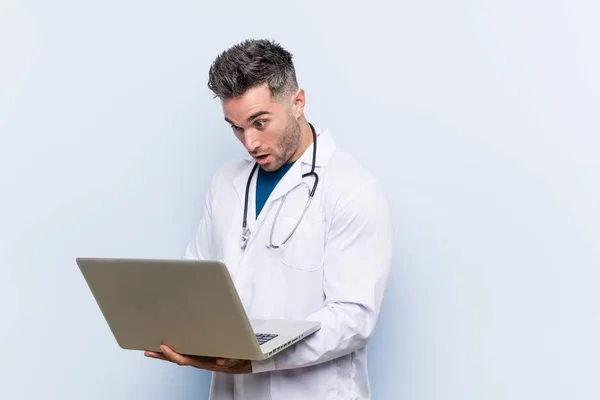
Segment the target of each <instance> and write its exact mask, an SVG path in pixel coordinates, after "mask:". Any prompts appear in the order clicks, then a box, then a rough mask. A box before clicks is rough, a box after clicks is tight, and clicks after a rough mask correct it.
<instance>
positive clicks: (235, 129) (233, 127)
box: [231, 125, 242, 132]
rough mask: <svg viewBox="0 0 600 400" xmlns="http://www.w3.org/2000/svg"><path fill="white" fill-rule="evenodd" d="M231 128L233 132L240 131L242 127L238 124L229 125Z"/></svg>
mask: <svg viewBox="0 0 600 400" xmlns="http://www.w3.org/2000/svg"><path fill="white" fill-rule="evenodd" d="M231 129H233V131H234V132H241V131H242V128H240V127H239V126H235V125H231Z"/></svg>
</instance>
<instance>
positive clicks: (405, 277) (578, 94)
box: [0, 0, 600, 400]
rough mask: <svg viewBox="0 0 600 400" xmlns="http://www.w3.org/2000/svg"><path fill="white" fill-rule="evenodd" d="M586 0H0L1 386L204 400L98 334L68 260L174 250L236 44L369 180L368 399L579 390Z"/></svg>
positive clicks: (195, 381) (597, 126) (591, 85)
mask: <svg viewBox="0 0 600 400" xmlns="http://www.w3.org/2000/svg"><path fill="white" fill-rule="evenodd" d="M597 4H598V3H597V2H594V1H591V0H590V1H587V2H585V1H573V0H562V1H558V0H552V1H534V0H526V1H516V0H509V1H502V2H500V1H496V2H492V1H480V2H473V1H453V2H452V1H451V2H449V1H441V0H426V1H403V2H381V1H376V2H370V3H369V2H348V1H335V2H332V1H323V2H321V1H319V2H317V1H300V2H276V1H255V2H243V1H221V2H212V3H208V2H200V1H182V0H180V1H163V2H156V1H139V0H119V1H115V0H108V1H101V2H100V1H97V2H81V1H74V0H64V1H52V2H40V1H13V0H2V2H1V3H0V57H1V60H0V193H1V195H0V324H1V329H0V343H1V345H2V356H1V357H0V381H1V384H0V391H1V392H0V398H2V399H3V400H13V399H61V400H67V399H90V400H96V399H110V400H125V399H127V400H129V399H147V400H158V399H181V400H186V399H190V400H191V399H194V400H196V399H205V398H206V397H207V390H208V385H209V374H208V373H206V372H203V371H198V370H194V369H191V368H180V367H177V366H175V365H170V364H167V363H163V362H159V361H156V360H151V359H147V358H145V357H143V355H142V354H141V353H138V352H128V351H123V350H121V349H120V348H119V347H118V346H117V344H116V343H115V341H114V339H113V337H112V335H111V333H110V331H109V329H108V327H107V325H106V323H105V321H104V319H103V317H102V315H101V313H100V312H99V310H98V308H97V306H96V303H95V302H94V300H93V298H92V296H91V294H90V292H89V290H88V288H87V287H86V284H85V283H84V280H83V279H82V277H81V275H80V273H79V271H78V269H77V267H76V265H75V261H74V260H75V257H77V256H82V255H83V256H125V257H181V256H182V255H183V253H184V249H185V246H186V244H187V242H188V240H190V238H191V237H192V234H193V232H194V230H195V228H196V225H197V223H198V221H199V218H200V215H201V211H202V207H203V204H204V195H205V193H206V189H207V186H208V183H209V179H210V177H211V175H212V174H213V172H214V171H215V170H216V169H217V168H218V167H219V166H220V165H221V163H222V162H224V161H225V160H227V159H229V158H231V157H232V156H235V155H238V154H239V155H241V154H242V153H243V149H242V147H241V146H240V144H239V143H238V142H236V140H235V138H234V136H233V134H232V133H231V131H230V129H229V127H228V126H227V124H226V123H225V122H224V121H223V115H222V113H221V109H220V104H219V102H218V100H216V99H213V98H212V96H211V94H210V92H209V91H208V88H207V86H206V82H207V72H208V67H209V64H210V62H211V61H212V60H213V59H214V57H215V56H216V55H217V54H218V53H219V52H220V51H222V50H224V49H225V48H226V47H228V46H230V45H232V44H234V43H236V42H238V41H241V40H243V39H246V38H270V39H276V40H277V41H279V42H281V43H282V44H283V45H284V46H285V47H286V48H288V49H289V50H290V51H291V52H293V53H294V55H295V61H296V65H297V70H298V71H297V72H298V77H299V79H300V83H301V85H302V86H303V87H304V88H305V89H306V91H307V101H308V104H307V110H306V112H307V116H308V118H309V120H310V121H311V122H313V123H314V124H315V125H318V126H321V127H329V128H331V130H332V132H333V133H334V134H335V137H336V139H337V141H338V143H339V144H340V145H342V146H344V147H345V148H347V149H348V150H349V151H351V152H352V153H353V154H355V155H356V157H358V158H359V159H360V160H361V161H362V162H363V163H364V165H365V166H367V167H368V168H369V169H371V170H372V171H373V173H374V174H376V175H377V176H378V177H379V178H380V179H381V180H382V181H384V182H385V186H386V189H387V191H388V193H389V198H390V202H391V205H392V211H393V215H394V216H393V218H394V226H395V230H396V236H395V250H394V261H393V271H392V275H391V278H390V282H389V287H388V292H387V295H386V297H385V305H384V307H383V310H382V314H381V319H380V323H379V325H378V327H377V331H376V334H375V337H374V338H373V341H372V342H371V344H370V348H369V366H370V372H371V380H372V386H373V398H374V399H377V400H379V399H383V400H387V399H390V400H395V399H407V400H408V399H410V400H433V399H435V400H451V399H452V400H453V399H456V400H481V399H486V400H496V399H503V400H504V399H507V400H508V399H510V400H531V399H545V400H564V399H574V400H584V399H585V400H592V399H598V398H600V290H598V286H599V283H600V139H599V137H600V122H599V115H600V55H599V49H600V46H598V38H599V37H600V27H599V26H598V24H597V19H598V15H599V12H600V6H598V5H597ZM240 222H241V221H240ZM365 268H368V266H365Z"/></svg>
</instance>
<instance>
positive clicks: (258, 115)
mask: <svg viewBox="0 0 600 400" xmlns="http://www.w3.org/2000/svg"><path fill="white" fill-rule="evenodd" d="M266 114H271V113H270V112H268V111H258V112H255V113H254V114H252V115H251V116H249V117H248V118H247V119H246V121H248V122H250V121H252V120H254V119H256V118H258V117H260V116H262V115H266Z"/></svg>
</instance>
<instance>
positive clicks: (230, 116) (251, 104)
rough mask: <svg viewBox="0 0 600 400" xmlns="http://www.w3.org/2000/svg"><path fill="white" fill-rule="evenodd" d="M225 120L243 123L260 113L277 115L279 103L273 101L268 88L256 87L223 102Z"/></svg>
mask: <svg viewBox="0 0 600 400" xmlns="http://www.w3.org/2000/svg"><path fill="white" fill-rule="evenodd" d="M221 104H222V107H223V113H224V114H225V119H226V120H228V121H232V120H237V122H242V120H243V121H245V120H247V119H251V117H252V116H254V115H255V114H258V113H262V114H264V113H275V112H276V110H277V103H276V102H275V101H273V98H272V97H271V92H270V91H269V89H268V88H263V87H255V88H251V89H249V90H247V91H246V92H245V93H244V94H243V95H241V96H239V97H236V98H232V99H226V100H222V101H221Z"/></svg>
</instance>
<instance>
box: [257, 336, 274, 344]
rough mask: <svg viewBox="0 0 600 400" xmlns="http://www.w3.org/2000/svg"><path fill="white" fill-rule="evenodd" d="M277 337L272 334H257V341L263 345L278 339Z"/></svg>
mask: <svg viewBox="0 0 600 400" xmlns="http://www.w3.org/2000/svg"><path fill="white" fill-rule="evenodd" d="M276 337H277V335H274V334H271V333H257V334H256V340H258V344H259V345H262V344H265V343H267V342H268V341H269V340H271V339H274V338H276Z"/></svg>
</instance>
